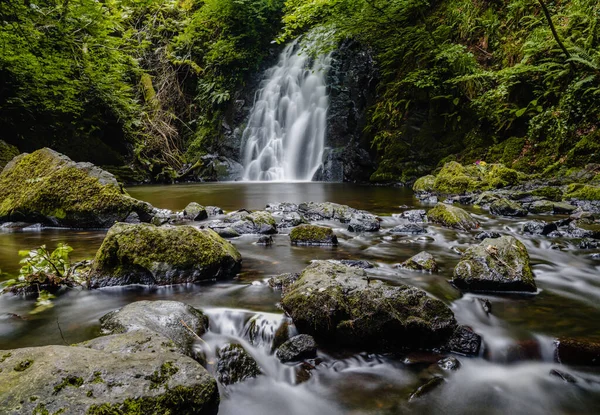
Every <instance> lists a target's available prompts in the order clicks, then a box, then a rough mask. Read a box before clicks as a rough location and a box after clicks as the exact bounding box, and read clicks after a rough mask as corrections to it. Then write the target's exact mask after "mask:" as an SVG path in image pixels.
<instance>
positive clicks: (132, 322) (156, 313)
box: [83, 301, 208, 358]
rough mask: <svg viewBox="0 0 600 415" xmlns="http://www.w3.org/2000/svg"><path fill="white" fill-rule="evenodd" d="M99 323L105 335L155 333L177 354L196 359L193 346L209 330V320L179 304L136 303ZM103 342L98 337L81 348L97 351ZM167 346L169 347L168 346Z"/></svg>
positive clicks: (189, 307) (196, 311)
mask: <svg viewBox="0 0 600 415" xmlns="http://www.w3.org/2000/svg"><path fill="white" fill-rule="evenodd" d="M100 324H101V328H102V332H103V333H104V334H112V335H114V334H122V333H132V332H137V331H140V330H141V331H150V332H154V333H158V334H160V335H161V336H163V337H164V338H166V339H168V340H169V341H171V342H172V343H173V344H174V347H176V348H177V350H178V351H179V352H180V353H183V354H185V355H188V356H191V357H194V358H196V357H198V356H196V354H195V351H194V347H193V345H194V343H195V342H196V340H197V338H198V336H202V335H203V334H204V333H205V332H206V330H207V329H208V317H206V316H205V315H204V314H203V313H202V311H200V310H197V309H195V308H194V307H192V306H190V305H187V304H184V303H181V302H178V301H136V302H134V303H131V304H128V305H126V306H125V307H123V308H121V309H119V310H116V311H112V312H110V313H108V314H106V315H105V316H103V317H102V318H101V319H100ZM102 340H103V338H102V337H99V338H98V339H94V340H92V341H91V342H87V343H84V344H83V345H84V346H86V347H92V348H98V346H97V345H98V344H99V343H103V341H102ZM167 347H170V346H169V345H168V344H167Z"/></svg>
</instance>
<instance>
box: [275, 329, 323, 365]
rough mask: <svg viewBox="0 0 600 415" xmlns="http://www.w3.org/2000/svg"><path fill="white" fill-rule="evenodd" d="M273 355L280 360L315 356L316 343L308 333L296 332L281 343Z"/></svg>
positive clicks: (291, 360)
mask: <svg viewBox="0 0 600 415" xmlns="http://www.w3.org/2000/svg"><path fill="white" fill-rule="evenodd" d="M275 356H277V358H278V359H279V360H280V361H282V362H284V363H285V362H293V361H297V360H303V359H311V358H313V357H317V343H316V342H315V339H313V338H312V336H309V335H308V334H298V335H297V336H294V337H292V338H291V339H289V340H287V341H286V342H285V343H283V344H282V345H281V346H279V348H278V349H277V351H276V352H275Z"/></svg>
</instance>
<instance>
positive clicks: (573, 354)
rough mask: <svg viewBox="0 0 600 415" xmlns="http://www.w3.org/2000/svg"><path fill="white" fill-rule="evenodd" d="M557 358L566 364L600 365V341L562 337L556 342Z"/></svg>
mask: <svg viewBox="0 0 600 415" xmlns="http://www.w3.org/2000/svg"><path fill="white" fill-rule="evenodd" d="M555 358H556V361H557V362H559V363H563V364H566V365H578V366H600V343H596V342H592V341H589V340H585V339H572V338H561V339H559V340H557V342H556V351H555Z"/></svg>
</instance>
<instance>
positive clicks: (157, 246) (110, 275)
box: [90, 223, 242, 287]
mask: <svg viewBox="0 0 600 415" xmlns="http://www.w3.org/2000/svg"><path fill="white" fill-rule="evenodd" d="M241 261H242V257H241V255H240V253H239V252H238V251H237V249H236V248H235V247H234V246H233V245H232V244H231V243H229V242H227V241H225V240H224V239H223V238H221V237H220V236H219V235H217V234H216V233H215V232H213V231H211V230H208V229H206V230H200V229H196V228H194V227H192V226H175V227H174V226H162V227H156V226H154V225H149V224H139V225H128V224H124V223H118V224H116V225H114V226H113V227H112V228H110V230H109V231H108V233H107V235H106V237H105V238H104V241H103V242H102V246H101V247H100V249H99V250H98V252H97V253H96V257H95V259H94V265H93V267H92V270H91V273H90V280H91V285H92V287H106V286H113V285H127V284H147V285H168V284H180V283H190V282H198V281H202V280H208V279H220V278H229V277H233V276H235V274H236V273H237V272H238V271H239V269H240V266H241Z"/></svg>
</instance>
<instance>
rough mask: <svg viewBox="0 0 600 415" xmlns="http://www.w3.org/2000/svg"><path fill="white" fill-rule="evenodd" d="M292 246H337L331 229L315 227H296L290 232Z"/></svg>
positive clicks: (335, 237)
mask: <svg viewBox="0 0 600 415" xmlns="http://www.w3.org/2000/svg"><path fill="white" fill-rule="evenodd" d="M290 240H291V241H292V245H337V244H338V240H337V236H335V234H334V233H333V229H331V228H327V227H325V226H317V225H300V226H296V227H295V228H294V229H292V231H291V232H290Z"/></svg>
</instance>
